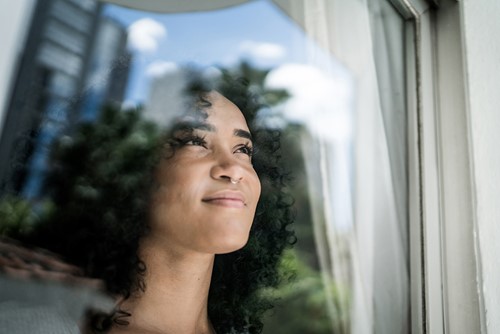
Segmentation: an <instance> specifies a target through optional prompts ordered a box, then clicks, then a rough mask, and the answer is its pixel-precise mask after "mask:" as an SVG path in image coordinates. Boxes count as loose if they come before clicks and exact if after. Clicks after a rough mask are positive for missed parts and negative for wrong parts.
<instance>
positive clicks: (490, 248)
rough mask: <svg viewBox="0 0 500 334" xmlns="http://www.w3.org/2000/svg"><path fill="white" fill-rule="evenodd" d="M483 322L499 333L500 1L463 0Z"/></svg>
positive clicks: (489, 328) (490, 331)
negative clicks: (483, 308) (499, 34)
mask: <svg viewBox="0 0 500 334" xmlns="http://www.w3.org/2000/svg"><path fill="white" fill-rule="evenodd" d="M461 14H462V22H463V38H464V44H465V48H466V52H465V64H464V65H465V71H466V80H467V82H466V84H467V87H468V98H469V100H468V109H469V113H468V114H469V121H470V134H471V137H470V138H471V139H470V140H471V142H470V146H471V148H472V156H473V161H472V163H473V166H472V168H473V169H472V171H473V172H472V173H473V175H472V179H473V181H474V183H475V190H476V193H475V207H476V210H475V211H476V218H477V232H478V235H477V241H478V246H479V247H477V251H478V258H479V259H481V261H480V266H481V268H480V269H481V271H480V272H481V274H482V286H480V287H479V288H480V289H482V292H483V296H484V307H485V311H486V312H485V317H486V318H485V324H486V327H487V332H488V333H500V317H498V313H499V312H500V297H499V296H500V38H498V33H499V32H500V1H498V0H462V1H461Z"/></svg>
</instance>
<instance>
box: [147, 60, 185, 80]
mask: <svg viewBox="0 0 500 334" xmlns="http://www.w3.org/2000/svg"><path fill="white" fill-rule="evenodd" d="M178 70H179V66H178V65H177V64H176V63H174V62H170V61H160V60H158V61H154V62H152V63H151V64H149V65H148V67H147V68H146V75H147V76H148V77H152V78H158V77H162V76H164V75H165V74H168V73H172V72H176V71H178Z"/></svg>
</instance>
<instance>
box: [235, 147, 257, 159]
mask: <svg viewBox="0 0 500 334" xmlns="http://www.w3.org/2000/svg"><path fill="white" fill-rule="evenodd" d="M235 153H243V154H246V155H248V156H249V157H250V158H251V157H252V156H253V147H252V146H250V145H249V144H243V145H240V146H238V147H237V148H236V151H235Z"/></svg>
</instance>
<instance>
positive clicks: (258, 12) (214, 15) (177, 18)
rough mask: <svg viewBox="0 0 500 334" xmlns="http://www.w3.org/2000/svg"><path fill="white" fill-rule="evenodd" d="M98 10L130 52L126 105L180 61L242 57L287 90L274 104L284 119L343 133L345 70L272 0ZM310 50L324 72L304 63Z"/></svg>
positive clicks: (220, 62)
mask: <svg viewBox="0 0 500 334" xmlns="http://www.w3.org/2000/svg"><path fill="white" fill-rule="evenodd" d="M104 13H105V15H107V16H110V17H112V18H114V19H116V20H118V21H119V22H121V23H122V24H123V25H124V26H125V27H127V30H128V48H129V49H130V50H131V51H132V52H133V54H134V60H133V66H132V72H131V77H130V80H129V85H128V88H127V93H126V99H127V104H128V105H136V104H141V103H144V102H146V103H147V99H148V89H149V86H150V82H151V81H152V79H153V78H155V77H160V76H162V75H163V74H165V73H167V72H169V71H172V70H175V68H177V67H178V66H179V64H195V65H199V66H203V67H207V66H222V67H230V66H231V65H236V64H238V63H239V61H240V60H243V59H244V60H246V61H248V62H249V63H250V64H252V65H253V66H255V67H258V68H266V69H272V70H271V72H270V74H269V75H268V78H267V80H266V85H268V86H269V87H270V88H278V89H287V90H288V91H289V92H291V93H292V95H293V96H292V98H291V99H289V101H287V103H286V104H285V105H282V106H281V109H282V111H283V113H285V114H286V117H287V118H288V119H290V120H292V121H295V122H303V123H305V124H306V125H308V126H310V127H312V128H314V131H315V132H318V133H320V134H323V135H325V136H335V138H332V139H339V138H346V137H349V135H350V130H349V128H350V126H349V122H350V110H351V105H350V103H351V101H352V99H351V95H352V82H351V78H350V76H349V73H348V72H347V71H346V70H345V69H343V67H342V66H341V65H340V64H339V63H338V62H337V61H336V60H335V59H334V57H332V56H331V55H330V54H329V53H328V52H326V51H325V50H322V49H321V48H319V47H318V46H317V45H316V44H315V43H314V41H312V40H311V39H310V38H309V37H308V36H307V34H306V33H305V32H304V31H303V29H302V28H301V27H300V26H299V25H297V24H296V23H295V22H294V21H293V20H291V19H290V18H289V17H288V16H287V15H286V14H284V13H283V12H282V11H281V10H280V9H279V8H278V7H277V6H276V5H274V4H273V3H272V2H271V1H269V0H257V1H250V2H249V3H246V4H243V5H239V6H233V7H229V8H224V9H220V10H215V11H208V12H192V13H175V14H162V13H151V12H143V11H138V10H132V9H127V8H124V7H119V6H116V5H106V7H105V12H104ZM310 53H314V57H315V59H316V60H318V58H319V59H322V60H320V62H321V63H322V65H323V66H325V67H328V69H329V70H328V71H325V69H324V68H320V67H318V65H319V64H315V65H312V64H310V63H308V55H309V54H310ZM318 55H319V57H318ZM332 69H333V70H332ZM332 124H334V127H336V129H335V128H334V129H333V130H335V131H332Z"/></svg>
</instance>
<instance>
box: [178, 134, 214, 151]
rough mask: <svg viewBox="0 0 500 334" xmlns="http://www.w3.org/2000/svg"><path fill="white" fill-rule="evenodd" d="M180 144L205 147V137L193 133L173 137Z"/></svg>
mask: <svg viewBox="0 0 500 334" xmlns="http://www.w3.org/2000/svg"><path fill="white" fill-rule="evenodd" d="M175 140H176V141H177V143H179V145H180V146H202V147H205V148H206V147H207V141H206V140H205V138H203V137H200V136H195V135H190V136H186V137H182V138H176V139H175Z"/></svg>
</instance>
